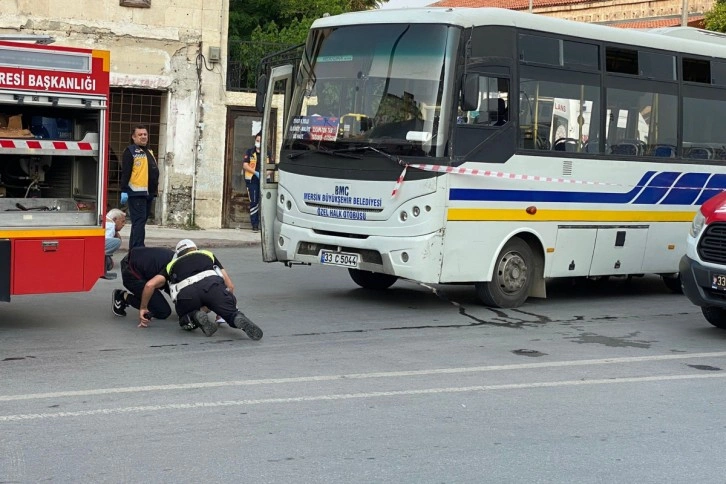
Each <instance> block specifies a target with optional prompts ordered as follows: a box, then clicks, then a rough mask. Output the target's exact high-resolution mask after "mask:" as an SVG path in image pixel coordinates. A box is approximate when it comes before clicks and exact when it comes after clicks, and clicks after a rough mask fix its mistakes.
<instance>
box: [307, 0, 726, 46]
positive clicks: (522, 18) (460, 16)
mask: <svg viewBox="0 0 726 484" xmlns="http://www.w3.org/2000/svg"><path fill="white" fill-rule="evenodd" d="M378 23H383V24H393V23H396V24H444V25H455V26H460V27H464V28H468V27H475V26H482V25H503V26H509V27H517V28H521V29H531V30H538V31H541V32H550V33H553V34H560V35H562V34H565V35H569V36H573V37H580V38H583V39H592V40H598V41H605V42H612V43H615V44H624V45H632V46H639V47H646V48H652V49H658V50H669V51H674V52H683V53H690V54H698V55H705V56H713V57H726V37H725V36H723V35H722V34H719V33H716V32H709V31H705V30H699V29H696V28H692V27H680V28H675V29H654V30H651V31H646V30H634V29H622V28H617V27H609V26H607V25H598V24H590V23H585V22H575V21H572V20H564V19H559V18H554V17H547V16H544V15H533V14H530V13H527V12H518V11H515V10H508V9H504V8H446V7H423V8H405V9H378V10H367V11H362V12H350V13H344V14H342V15H335V16H330V17H323V18H320V19H317V20H316V21H315V22H314V23H313V25H312V28H313V29H317V28H328V27H337V26H343V25H362V24H378Z"/></svg>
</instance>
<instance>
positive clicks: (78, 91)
mask: <svg viewBox="0 0 726 484" xmlns="http://www.w3.org/2000/svg"><path fill="white" fill-rule="evenodd" d="M5 38H6V37H0V301H10V298H11V296H14V295H21V294H44V293H58V292H81V291H89V290H91V288H92V287H93V285H94V284H95V282H96V281H97V280H98V279H99V277H101V276H103V274H104V272H105V267H104V266H105V264H104V225H105V208H106V184H107V173H108V122H109V115H108V101H109V70H110V69H109V64H110V56H109V52H108V51H102V50H92V49H80V48H71V47H57V46H53V45H44V44H42V43H27V42H21V41H8V40H3V39H5Z"/></svg>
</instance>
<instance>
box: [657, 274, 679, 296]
mask: <svg viewBox="0 0 726 484" xmlns="http://www.w3.org/2000/svg"><path fill="white" fill-rule="evenodd" d="M661 277H662V278H663V284H665V287H667V288H668V290H669V291H670V292H672V293H673V294H683V287H682V286H681V276H680V275H676V276H672V275H671V276H661Z"/></svg>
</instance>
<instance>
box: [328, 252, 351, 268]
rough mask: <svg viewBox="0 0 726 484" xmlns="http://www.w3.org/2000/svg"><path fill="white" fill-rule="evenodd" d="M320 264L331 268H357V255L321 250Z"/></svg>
mask: <svg viewBox="0 0 726 484" xmlns="http://www.w3.org/2000/svg"><path fill="white" fill-rule="evenodd" d="M320 263H321V264H327V265H332V266H343V267H358V254H350V253H348V252H331V251H329V250H321V251H320Z"/></svg>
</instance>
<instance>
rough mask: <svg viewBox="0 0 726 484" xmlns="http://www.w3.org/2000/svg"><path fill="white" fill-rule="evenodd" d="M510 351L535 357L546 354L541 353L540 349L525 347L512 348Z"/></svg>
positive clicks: (545, 354)
mask: <svg viewBox="0 0 726 484" xmlns="http://www.w3.org/2000/svg"><path fill="white" fill-rule="evenodd" d="M512 353H514V354H515V355H519V356H529V357H531V358H537V357H539V356H547V353H542V352H541V351H537V350H527V349H524V348H522V349H519V350H513V351H512Z"/></svg>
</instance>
